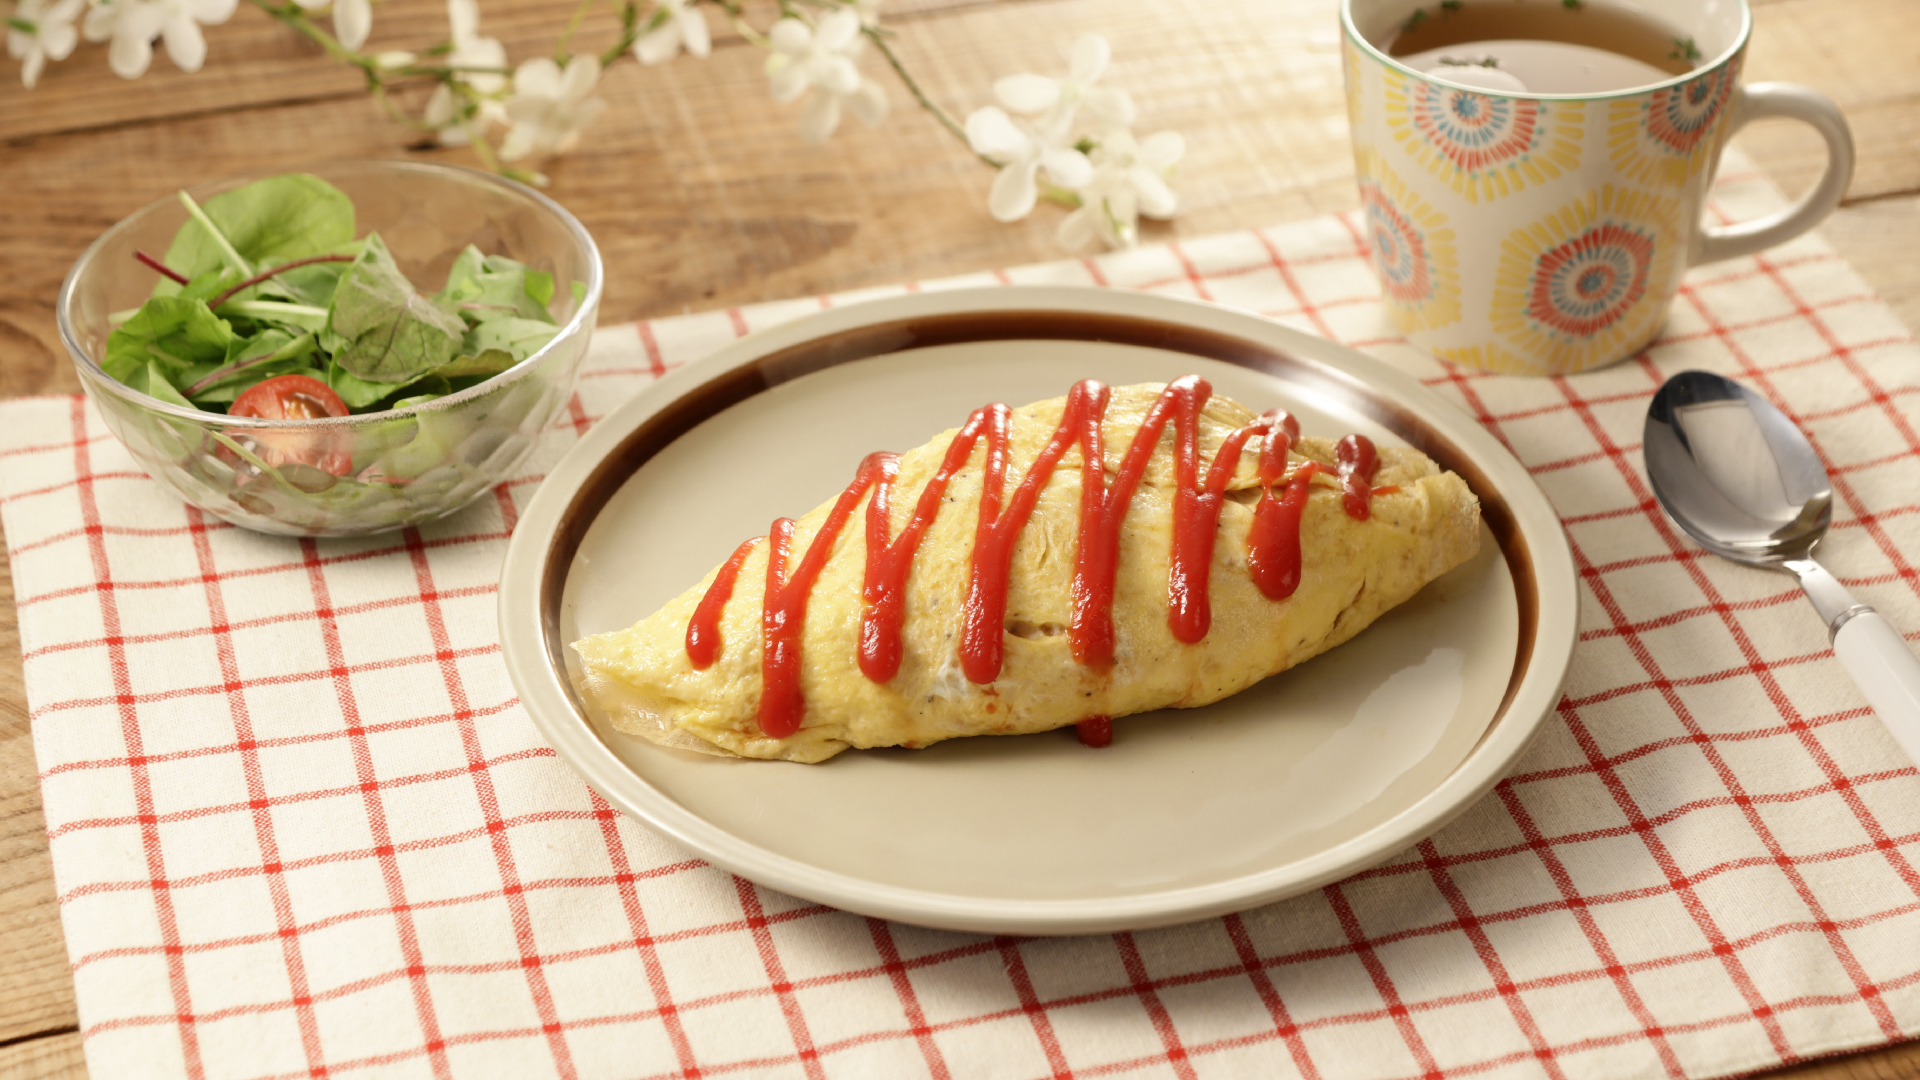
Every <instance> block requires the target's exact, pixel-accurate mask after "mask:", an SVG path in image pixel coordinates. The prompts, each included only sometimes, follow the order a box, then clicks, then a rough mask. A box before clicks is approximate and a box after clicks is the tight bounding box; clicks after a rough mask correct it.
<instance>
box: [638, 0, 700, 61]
mask: <svg viewBox="0 0 1920 1080" xmlns="http://www.w3.org/2000/svg"><path fill="white" fill-rule="evenodd" d="M698 3H699V0H660V4H659V7H658V8H657V12H658V14H656V15H655V18H659V19H661V23H660V25H659V26H657V27H655V28H654V29H652V30H649V31H647V32H646V33H645V34H642V35H641V36H640V40H638V41H636V42H634V43H633V55H634V58H635V59H637V60H639V61H640V62H641V63H643V64H658V63H660V62H661V61H663V60H671V59H673V58H674V56H675V55H676V54H678V53H679V52H680V46H682V45H685V46H686V47H687V52H689V53H692V54H693V55H694V56H697V57H699V58H701V59H702V60H704V59H706V58H707V54H708V53H710V52H712V51H713V38H712V36H711V35H710V34H708V33H707V17H706V16H705V15H702V14H700V9H699V8H698V7H697V6H696V5H697V4H698Z"/></svg>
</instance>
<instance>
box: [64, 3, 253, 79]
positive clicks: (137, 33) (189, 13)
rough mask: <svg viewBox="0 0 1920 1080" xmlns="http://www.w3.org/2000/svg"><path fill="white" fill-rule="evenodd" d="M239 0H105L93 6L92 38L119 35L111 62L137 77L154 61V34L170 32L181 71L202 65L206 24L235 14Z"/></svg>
mask: <svg viewBox="0 0 1920 1080" xmlns="http://www.w3.org/2000/svg"><path fill="white" fill-rule="evenodd" d="M237 3H238V0H100V3H98V4H97V5H96V6H95V7H94V9H93V10H92V11H89V12H87V21H86V23H85V31H86V35H87V40H88V41H106V40H107V39H108V38H112V39H113V44H112V45H110V46H108V47H107V66H108V67H110V68H112V69H113V73H114V74H115V75H118V76H120V77H121V78H123V79H137V78H139V77H140V76H142V75H145V74H146V73H147V67H148V65H150V64H152V63H153V39H154V38H156V37H158V38H165V39H166V43H167V57H168V59H170V60H172V61H173V65H174V66H175V67H177V68H179V69H180V70H181V71H199V70H200V65H201V64H202V63H205V62H206V59H207V39H206V38H205V37H203V36H201V33H200V24H201V23H205V24H207V25H208V26H216V25H218V24H220V23H223V22H226V21H227V19H228V18H229V17H230V16H232V15H233V9H234V7H235V6H236V4H237Z"/></svg>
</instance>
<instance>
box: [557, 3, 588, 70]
mask: <svg viewBox="0 0 1920 1080" xmlns="http://www.w3.org/2000/svg"><path fill="white" fill-rule="evenodd" d="M598 2H599V0H580V2H579V3H578V4H576V5H574V8H573V15H572V17H570V18H569V19H567V26H566V29H564V30H562V31H560V40H558V41H556V42H554V43H553V62H554V63H556V64H559V65H560V66H561V67H566V66H567V61H568V60H569V59H572V56H571V54H570V53H568V52H567V46H568V45H571V44H572V43H573V32H574V31H575V30H578V29H580V22H581V20H583V19H585V18H586V17H587V12H589V11H591V10H593V5H594V4H596V3H598Z"/></svg>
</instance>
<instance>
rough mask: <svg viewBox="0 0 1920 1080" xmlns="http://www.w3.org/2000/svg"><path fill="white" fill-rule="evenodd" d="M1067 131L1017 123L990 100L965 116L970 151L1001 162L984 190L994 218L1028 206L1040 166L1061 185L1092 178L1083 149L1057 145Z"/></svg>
mask: <svg viewBox="0 0 1920 1080" xmlns="http://www.w3.org/2000/svg"><path fill="white" fill-rule="evenodd" d="M1066 134H1067V133H1066V129H1065V128H1054V129H1049V130H1046V131H1040V130H1036V129H1035V128H1034V127H1033V126H1032V125H1029V124H1024V123H1016V122H1015V121H1014V120H1013V118H1012V117H1009V116H1008V115H1007V114H1006V113H1005V112H1004V111H1002V110H1001V109H1000V108H998V107H997V106H993V105H989V106H987V107H986V108H984V109H976V110H974V112H973V115H971V116H969V117H967V142H968V144H969V145H971V146H972V147H973V151H974V153H976V154H980V155H981V156H983V157H985V158H987V159H988V160H990V161H994V162H997V163H999V165H1000V175H999V176H997V177H995V178H994V181H993V190H992V192H991V193H990V194H989V195H988V196H987V209H988V211H990V212H991V213H992V214H993V217H994V220H995V221H1019V220H1020V219H1021V218H1023V217H1026V216H1027V214H1028V213H1030V212H1031V211H1032V210H1033V204H1034V201H1035V200H1036V199H1038V198H1039V195H1040V190H1039V185H1038V183H1037V181H1036V180H1035V174H1036V173H1037V172H1038V171H1039V170H1041V169H1045V170H1047V177H1048V179H1050V180H1051V181H1052V182H1053V183H1054V184H1056V185H1058V186H1060V187H1063V188H1069V189H1071V188H1077V187H1080V186H1081V185H1083V184H1085V183H1087V181H1089V180H1091V179H1092V178H1093V165H1092V163H1091V162H1089V161H1088V160H1087V155H1085V154H1083V153H1081V152H1080V151H1078V150H1075V149H1074V148H1073V147H1071V146H1066V145H1062V143H1063V142H1064V140H1065V138H1066Z"/></svg>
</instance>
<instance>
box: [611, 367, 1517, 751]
mask: <svg viewBox="0 0 1920 1080" xmlns="http://www.w3.org/2000/svg"><path fill="white" fill-rule="evenodd" d="M1480 531H1481V530H1480V512H1479V502H1478V500H1477V499H1476V498H1475V497H1474V495H1473V493H1472V492H1471V491H1470V490H1468V488H1467V485H1466V483H1465V482H1464V481H1463V480H1461V479H1460V477H1458V476H1456V475H1454V474H1453V473H1450V472H1445V471H1443V470H1441V469H1440V468H1439V467H1438V466H1437V465H1435V464H1434V462H1433V461H1431V460H1430V459H1428V458H1427V457H1426V456H1425V455H1423V454H1420V453H1419V452H1417V451H1414V450H1409V449H1401V448H1394V447H1382V448H1376V447H1375V446H1373V444H1372V443H1371V442H1370V441H1369V440H1367V439H1366V438H1364V437H1363V436H1358V435H1349V436H1346V437H1344V438H1342V439H1339V440H1334V439H1329V438H1323V437H1312V436H1307V437H1302V436H1301V435H1300V434H1299V429H1298V425H1297V423H1296V422H1295V421H1294V420H1293V419H1292V418H1291V417H1288V416H1287V415H1286V414H1285V413H1283V412H1280V411H1279V410H1275V411H1273V412H1270V413H1267V414H1264V415H1256V414H1254V413H1253V411H1252V410H1250V409H1248V408H1246V407H1245V406H1243V405H1241V404H1239V403H1238V402H1235V401H1232V400H1230V399H1228V398H1224V397H1216V396H1213V394H1212V391H1211V388H1210V387H1209V386H1208V385H1207V383H1206V382H1205V381H1204V380H1201V379H1199V378H1197V377H1193V376H1188V377H1187V378H1184V379H1180V380H1177V381H1175V382H1173V383H1170V384H1165V385H1161V384H1146V385H1138V386H1122V387H1114V388H1109V387H1106V386H1104V385H1102V384H1100V383H1098V382H1095V381H1093V380H1087V381H1085V382H1082V383H1080V384H1079V385H1077V386H1075V387H1074V388H1073V392H1072V393H1070V394H1068V395H1067V396H1066V397H1061V398H1054V399H1052V400H1049V401H1042V402H1038V403H1035V404H1032V405H1027V406H1024V407H1021V408H1014V409H1010V408H1007V407H1006V406H1004V405H991V406H986V407H983V408H981V409H979V410H976V411H975V412H974V413H973V414H972V415H971V416H969V417H968V420H967V423H966V424H965V425H963V426H962V427H960V428H957V429H954V430H951V431H947V432H943V433H942V434H940V435H937V436H935V437H934V438H933V439H932V440H931V441H929V442H927V443H926V444H925V445H923V446H921V447H919V448H918V449H915V450H911V451H908V452H906V453H904V454H899V455H894V454H874V455H871V456H869V457H868V458H867V459H866V461H864V462H862V463H861V465H860V468H859V469H858V471H857V473H856V475H855V477H854V480H853V482H852V483H851V484H850V485H849V486H848V487H847V488H846V489H845V490H844V491H843V492H841V494H840V495H839V496H838V497H837V498H835V499H834V500H833V501H831V502H829V503H826V504H824V505H822V506H820V507H818V508H816V509H814V510H813V511H812V512H811V513H808V514H806V515H805V516H803V517H801V518H799V519H798V520H794V519H787V518H782V519H779V520H777V521H776V522H774V525H773V527H772V528H771V529H770V530H769V532H768V534H767V535H766V536H764V537H756V538H754V539H750V540H748V541H746V542H745V543H743V544H741V545H740V546H739V548H738V549H736V550H735V551H734V553H733V555H732V557H731V558H729V559H728V560H727V561H726V563H724V564H723V565H722V566H720V567H718V568H716V569H715V570H714V572H712V573H710V574H708V575H707V577H706V578H705V579H704V580H702V581H701V582H699V583H698V584H696V585H694V586H693V587H692V588H689V589H688V590H687V591H685V592H684V593H681V594H680V595H679V596H678V597H676V598H675V599H673V600H672V601H670V602H669V603H667V604H666V606H664V607H662V608H661V609H660V610H658V611H656V612H654V613H653V614H651V615H649V616H647V617H646V618H644V619H641V620H640V621H639V622H637V623H635V624H634V625H633V626H631V627H629V628H627V629H625V630H618V631H614V632H611V633H605V634H597V635H594V636H592V637H588V638H585V639H583V640H580V641H577V642H574V643H573V648H574V650H575V652H576V653H577V654H578V656H579V659H580V667H579V670H578V671H577V672H576V675H575V679H576V687H577V688H578V690H579V691H580V693H581V696H582V697H583V699H584V700H585V701H586V702H587V703H588V705H589V707H590V708H592V709H593V710H596V711H597V712H599V713H600V714H602V715H604V716H605V717H607V718H608V719H610V720H611V722H612V723H613V724H614V726H615V727H617V728H619V729H620V730H622V731H625V732H628V733H631V734H635V735H641V736H644V737H646V738H648V739H651V740H653V741H655V742H658V743H661V744H663V745H666V746H672V747H678V748H682V749H686V750H694V751H700V752H703V753H709V754H718V755H724V756H739V757H747V758H761V759H784V760H788V761H797V762H818V761H824V760H825V759H827V758H830V757H832V756H833V755H835V754H837V753H839V752H840V751H842V750H845V749H848V748H849V747H853V748H869V747H880V746H902V747H909V748H917V747H924V746H928V745H931V744H933V743H936V742H940V741H942V740H945V739H951V738H956V737H959V736H963V735H1018V734H1027V733H1031V732H1039V731H1047V730H1050V729H1054V728H1060V727H1067V726H1077V727H1078V729H1079V733H1080V735H1081V738H1082V741H1084V742H1088V743H1089V744H1092V745H1104V743H1105V742H1106V741H1107V740H1108V739H1109V738H1110V737H1111V721H1112V718H1115V717H1121V716H1127V715H1130V714H1134V713H1140V712H1148V711H1151V710H1155V709H1164V708H1192V707H1196V706H1201V705H1207V704H1209V703H1212V702H1215V701H1218V700H1220V699H1221V698H1224V697H1226V696H1228V695H1230V694H1234V693H1237V692H1239V691H1240V690H1243V689H1245V688H1247V687H1248V686H1251V685H1252V684H1254V683H1255V682H1258V681H1259V680H1261V679H1264V678H1266V677H1267V676H1269V675H1273V674H1275V673H1277V672H1281V671H1284V670H1286V669H1287V668H1290V667H1292V666H1293V665H1295V664H1298V663H1300V662H1301V661H1303V660H1307V659H1310V658H1311V657H1314V656H1316V655H1318V654H1320V653H1322V652H1325V651H1326V650H1328V649H1331V648H1333V647H1334V646H1336V645H1339V644H1341V643H1342V642H1344V641H1346V640H1347V639H1349V638H1351V637H1353V636H1354V635H1355V634H1357V633H1359V632H1360V631H1361V630H1363V629H1365V628H1366V627H1367V625H1368V624H1370V623H1372V622H1373V620H1374V619H1376V618H1378V617H1379V616H1380V615H1381V614H1382V613H1384V612H1386V611H1387V610H1388V609H1390V608H1392V607H1394V606H1395V605H1397V604H1399V603H1401V602H1402V601H1405V600H1406V599H1408V598H1409V597H1411V596H1413V594H1414V593H1416V592H1418V591H1419V590H1420V588H1421V587H1422V586H1424V585H1425V584H1426V583H1427V582H1429V581H1432V580H1433V579H1434V578H1436V577H1439V576H1440V575H1441V574H1443V573H1445V572H1446V571H1448V570H1449V569H1451V568H1453V567H1455V566H1457V565H1459V564H1460V563H1462V562H1465V561H1466V560H1467V559H1468V558H1470V557H1472V556H1473V554H1474V553H1475V552H1476V551H1477V550H1478V547H1479V543H1480Z"/></svg>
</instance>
